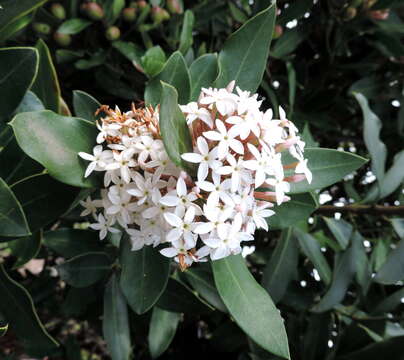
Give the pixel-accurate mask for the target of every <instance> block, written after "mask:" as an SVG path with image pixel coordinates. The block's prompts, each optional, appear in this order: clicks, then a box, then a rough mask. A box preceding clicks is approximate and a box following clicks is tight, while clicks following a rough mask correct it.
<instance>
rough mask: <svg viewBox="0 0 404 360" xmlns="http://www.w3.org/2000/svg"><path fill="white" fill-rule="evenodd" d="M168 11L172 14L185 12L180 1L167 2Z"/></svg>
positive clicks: (169, 0)
mask: <svg viewBox="0 0 404 360" xmlns="http://www.w3.org/2000/svg"><path fill="white" fill-rule="evenodd" d="M167 9H168V11H169V12H170V13H171V14H182V13H183V12H184V9H183V8H182V3H181V1H180V0H167Z"/></svg>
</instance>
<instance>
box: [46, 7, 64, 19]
mask: <svg viewBox="0 0 404 360" xmlns="http://www.w3.org/2000/svg"><path fill="white" fill-rule="evenodd" d="M50 10H51V13H52V15H53V16H54V17H55V18H57V19H59V20H64V19H66V10H65V8H64V7H63V5H62V4H60V3H54V4H52V6H51V8H50Z"/></svg>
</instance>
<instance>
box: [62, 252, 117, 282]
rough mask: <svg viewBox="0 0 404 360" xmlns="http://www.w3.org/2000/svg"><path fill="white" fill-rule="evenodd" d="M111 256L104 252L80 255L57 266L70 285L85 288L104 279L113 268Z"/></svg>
mask: <svg viewBox="0 0 404 360" xmlns="http://www.w3.org/2000/svg"><path fill="white" fill-rule="evenodd" d="M111 265H112V261H111V259H110V257H109V256H108V255H107V254H105V253H102V252H92V253H86V254H82V255H78V256H76V257H74V258H72V259H70V260H68V261H65V262H64V263H63V264H60V265H58V266H57V270H58V272H59V275H60V278H61V279H62V280H63V281H66V282H67V283H68V284H69V285H71V286H73V287H77V288H83V287H87V286H90V285H92V284H95V283H96V282H98V281H100V280H101V279H103V278H104V277H105V276H106V275H107V274H108V272H109V271H110V270H111Z"/></svg>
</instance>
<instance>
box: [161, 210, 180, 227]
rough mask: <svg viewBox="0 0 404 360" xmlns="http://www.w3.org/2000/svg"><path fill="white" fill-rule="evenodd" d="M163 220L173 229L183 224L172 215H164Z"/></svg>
mask: <svg viewBox="0 0 404 360" xmlns="http://www.w3.org/2000/svg"><path fill="white" fill-rule="evenodd" d="M164 219H165V220H166V221H167V222H168V223H169V224H170V225H171V226H174V227H181V226H182V224H183V222H182V220H181V219H180V218H179V217H178V216H177V215H174V214H172V213H164Z"/></svg>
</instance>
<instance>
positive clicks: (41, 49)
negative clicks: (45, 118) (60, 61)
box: [32, 39, 60, 113]
mask: <svg viewBox="0 0 404 360" xmlns="http://www.w3.org/2000/svg"><path fill="white" fill-rule="evenodd" d="M36 49H37V50H38V54H39V68H38V74H37V76H36V78H35V82H34V83H33V85H32V91H33V92H34V93H35V94H36V95H37V96H38V97H39V98H40V99H41V101H42V103H43V104H44V106H45V108H46V109H48V110H52V111H54V112H56V113H59V112H60V86H59V81H58V77H57V74H56V69H55V66H54V65H53V62H52V57H51V54H50V52H49V49H48V47H47V46H46V44H45V42H44V41H43V40H42V39H40V40H38V42H37V44H36Z"/></svg>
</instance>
